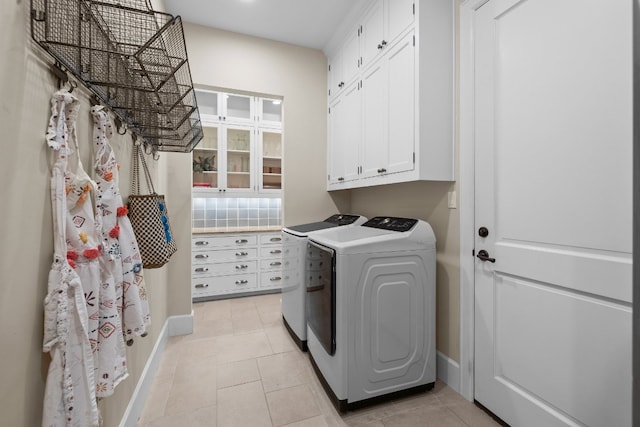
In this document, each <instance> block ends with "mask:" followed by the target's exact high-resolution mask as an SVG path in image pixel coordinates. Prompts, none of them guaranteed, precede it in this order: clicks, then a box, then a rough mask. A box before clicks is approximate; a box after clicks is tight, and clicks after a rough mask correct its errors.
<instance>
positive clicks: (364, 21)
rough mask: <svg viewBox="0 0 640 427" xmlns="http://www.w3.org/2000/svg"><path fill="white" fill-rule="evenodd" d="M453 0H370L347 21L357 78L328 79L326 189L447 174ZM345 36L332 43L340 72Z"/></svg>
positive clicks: (450, 167)
mask: <svg viewBox="0 0 640 427" xmlns="http://www.w3.org/2000/svg"><path fill="white" fill-rule="evenodd" d="M453 3H454V2H451V1H450V0H429V1H423V2H414V1H413V0H375V1H372V2H370V3H369V4H368V6H367V7H366V9H365V10H363V11H362V13H361V14H360V16H358V17H357V18H356V22H352V23H351V27H356V28H357V34H358V39H359V56H358V61H357V65H358V68H357V71H356V77H355V79H354V80H353V81H352V83H348V82H347V81H346V80H345V79H344V78H342V77H340V78H339V79H338V73H336V74H333V69H332V72H331V73H330V76H329V83H328V84H329V88H330V97H329V98H330V99H329V105H330V108H329V117H328V141H327V178H328V183H327V189H328V190H339V189H347V188H357V187H366V186H373V185H382V184H390V183H394V182H409V181H419V180H432V181H452V180H453V179H454V157H453V154H454V153H453V150H454V141H453V128H454V124H453V98H454V86H453V78H454V75H453V73H454V70H453V64H454V58H453V56H454V38H453V35H454V34H453V33H454V29H453ZM351 36H352V34H351V33H349V34H348V36H345V37H344V40H342V43H334V45H337V46H340V47H341V48H340V49H338V50H337V51H336V52H335V55H334V56H332V57H331V58H332V59H335V60H336V61H337V63H338V64H340V65H339V69H340V71H339V73H340V74H339V75H340V76H344V75H345V71H344V63H343V62H342V61H341V60H339V59H337V58H340V57H341V54H342V53H343V52H344V51H346V50H347V49H345V48H344V46H346V45H348V44H350V42H349V38H350V37H351ZM354 45H355V44H354ZM330 63H333V62H331V59H330ZM332 74H333V75H332ZM341 83H344V84H343V85H341V86H338V85H339V84H341ZM332 85H333V86H332Z"/></svg>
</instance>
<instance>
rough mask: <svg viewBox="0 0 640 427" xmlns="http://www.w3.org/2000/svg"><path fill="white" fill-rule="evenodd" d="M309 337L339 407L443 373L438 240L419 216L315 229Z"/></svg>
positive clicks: (425, 385)
mask: <svg viewBox="0 0 640 427" xmlns="http://www.w3.org/2000/svg"><path fill="white" fill-rule="evenodd" d="M307 246H308V247H307V252H308V259H307V261H308V266H309V270H308V271H307V284H306V286H307V289H306V291H307V292H306V294H307V310H308V314H307V316H308V319H307V344H308V347H309V355H310V357H311V361H312V364H313V366H314V368H315V370H316V373H317V374H318V376H319V378H320V380H321V382H322V383H323V385H324V386H325V389H326V390H327V392H328V394H329V396H330V398H332V400H333V402H334V404H336V407H337V408H338V409H339V410H340V411H346V410H348V409H352V408H354V407H359V406H363V405H366V404H370V403H374V402H376V401H379V400H383V399H387V398H391V397H395V396H397V395H400V394H408V393H412V392H417V391H424V390H428V389H430V388H432V387H433V385H434V383H435V380H436V348H435V283H436V282H435V275H436V261H435V259H436V255H435V252H436V239H435V235H434V234H433V230H432V229H431V226H430V225H429V224H428V223H426V222H424V221H420V220H417V219H407V218H393V217H375V218H373V219H371V220H369V221H367V222H366V223H365V224H363V225H361V226H357V227H348V228H345V229H339V230H338V229H330V230H323V231H318V232H316V233H314V234H313V235H312V236H309V243H308V244H307Z"/></svg>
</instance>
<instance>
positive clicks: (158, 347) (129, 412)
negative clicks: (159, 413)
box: [119, 312, 193, 427]
mask: <svg viewBox="0 0 640 427" xmlns="http://www.w3.org/2000/svg"><path fill="white" fill-rule="evenodd" d="M191 333H193V312H191V314H185V315H181V316H170V317H168V318H167V320H166V321H165V322H164V325H163V326H162V331H160V335H159V336H158V339H157V341H156V343H155V345H154V346H153V350H151V354H150V355H149V358H148V359H147V363H146V364H145V366H144V369H143V370H142V374H141V375H140V379H139V380H138V384H137V385H136V388H135V390H134V391H133V394H132V396H131V399H129V404H128V405H127V409H126V410H125V411H124V414H123V415H122V420H121V421H120V426H119V427H135V426H136V425H137V424H138V420H139V419H140V416H141V415H142V410H143V409H144V404H145V402H146V401H147V397H148V396H149V390H150V389H151V385H152V384H153V379H154V378H155V376H156V372H157V371H158V367H159V366H160V361H161V360H162V353H164V349H165V348H166V346H167V340H168V339H169V337H172V336H176V335H187V334H191Z"/></svg>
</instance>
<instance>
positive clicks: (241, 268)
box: [236, 264, 249, 270]
mask: <svg viewBox="0 0 640 427" xmlns="http://www.w3.org/2000/svg"><path fill="white" fill-rule="evenodd" d="M245 268H249V266H248V265H247V264H240V265H236V270H244V269H245Z"/></svg>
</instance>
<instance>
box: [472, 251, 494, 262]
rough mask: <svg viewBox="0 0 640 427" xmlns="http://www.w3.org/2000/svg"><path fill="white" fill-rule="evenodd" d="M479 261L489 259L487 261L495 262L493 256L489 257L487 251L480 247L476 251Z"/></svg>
mask: <svg viewBox="0 0 640 427" xmlns="http://www.w3.org/2000/svg"><path fill="white" fill-rule="evenodd" d="M476 256H477V257H478V258H479V259H480V261H485V262H486V261H489V262H496V259H495V258H491V257H490V256H489V252H487V251H485V250H484V249H481V250H479V251H478V255H476Z"/></svg>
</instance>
